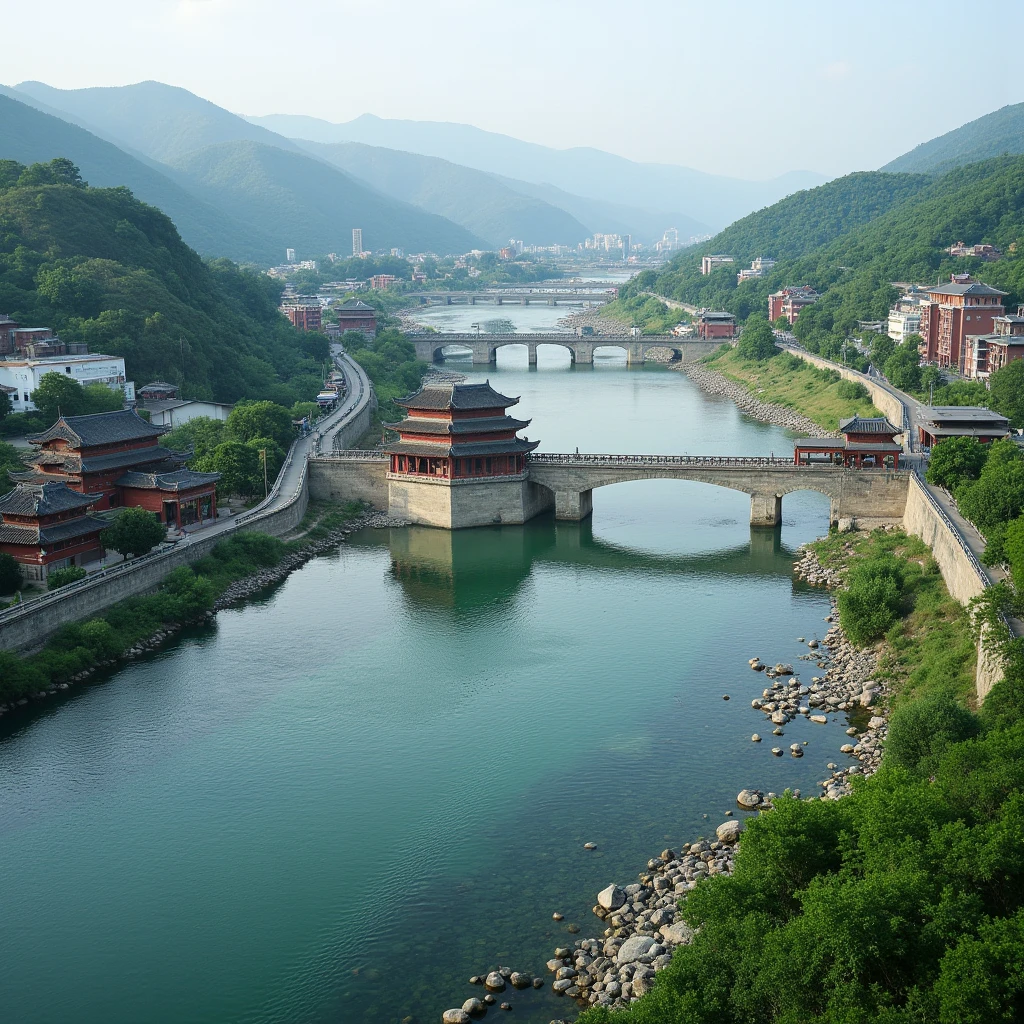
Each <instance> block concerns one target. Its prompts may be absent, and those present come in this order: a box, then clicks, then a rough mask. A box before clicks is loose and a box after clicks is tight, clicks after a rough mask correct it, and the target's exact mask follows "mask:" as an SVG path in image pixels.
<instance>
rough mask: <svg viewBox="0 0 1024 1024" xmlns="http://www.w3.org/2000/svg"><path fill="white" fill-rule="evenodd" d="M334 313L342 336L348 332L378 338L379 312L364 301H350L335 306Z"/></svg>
mask: <svg viewBox="0 0 1024 1024" xmlns="http://www.w3.org/2000/svg"><path fill="white" fill-rule="evenodd" d="M334 313H335V315H336V316H337V318H338V329H339V330H340V331H341V333H342V334H344V333H345V332H346V331H360V332H361V333H363V334H365V335H366V336H367V337H370V338H375V337H376V336H377V310H375V309H374V308H373V306H371V305H369V303H366V302H363V301H362V299H349V300H348V301H347V302H343V303H342V304H341V305H340V306H335V307H334Z"/></svg>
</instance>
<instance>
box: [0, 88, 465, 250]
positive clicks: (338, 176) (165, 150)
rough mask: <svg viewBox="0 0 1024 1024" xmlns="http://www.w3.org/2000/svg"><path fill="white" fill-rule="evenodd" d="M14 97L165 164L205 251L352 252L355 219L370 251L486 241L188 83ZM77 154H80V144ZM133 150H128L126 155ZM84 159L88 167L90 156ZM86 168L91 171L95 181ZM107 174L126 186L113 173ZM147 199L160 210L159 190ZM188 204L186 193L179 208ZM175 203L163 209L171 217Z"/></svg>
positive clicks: (461, 246) (23, 92) (159, 166)
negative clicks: (192, 211) (193, 211)
mask: <svg viewBox="0 0 1024 1024" xmlns="http://www.w3.org/2000/svg"><path fill="white" fill-rule="evenodd" d="M9 95H14V96H18V97H21V98H23V99H25V100H26V102H28V103H38V104H40V105H42V106H45V107H46V108H47V109H48V110H57V111H59V112H60V113H61V115H62V116H64V117H66V118H67V119H68V120H69V121H73V122H74V123H75V124H77V125H81V126H86V127H88V128H90V129H93V130H95V131H98V132H101V133H102V134H103V136H104V138H105V139H106V140H108V141H107V145H109V146H111V148H113V146H115V145H119V146H124V147H126V148H127V149H131V150H134V151H137V152H138V154H139V159H138V160H135V161H134V163H135V164H136V165H138V166H139V167H145V166H146V161H149V162H150V164H151V169H155V170H154V171H153V173H156V172H157V171H159V173H160V174H162V175H163V177H165V178H167V179H170V181H169V182H168V184H173V185H176V186H177V188H176V193H177V194H178V195H179V197H184V196H186V195H188V194H191V195H192V196H194V197H195V199H194V203H195V205H197V206H198V207H200V208H201V211H200V213H199V214H198V215H194V216H192V217H191V218H189V217H188V214H187V211H184V212H185V213H186V222H187V223H189V224H191V223H192V222H193V221H198V223H199V224H203V223H204V221H205V222H206V223H208V224H209V228H208V230H206V231H205V233H202V234H201V233H199V232H196V234H197V238H198V242H197V244H200V247H201V250H202V251H203V253H204V254H207V255H223V256H229V257H231V258H233V259H236V260H245V261H253V262H256V263H261V264H268V263H277V262H280V261H281V260H282V259H283V258H284V251H285V248H289V247H290V248H294V249H296V250H297V251H298V252H300V253H305V254H307V255H309V254H312V253H315V252H331V251H342V252H348V251H349V250H350V247H351V238H352V228H354V227H361V228H363V232H364V238H365V239H366V244H367V245H368V246H372V247H373V248H375V249H388V248H391V247H392V246H401V247H404V248H408V249H411V250H413V251H433V252H437V253H439V254H448V253H462V252H466V251H467V250H468V249H471V248H476V247H481V246H484V245H485V243H484V241H483V239H481V238H480V237H479V236H478V235H475V234H473V233H471V232H469V231H466V230H465V229H463V228H461V227H460V226H459V225H457V224H454V223H452V222H450V221H447V220H445V219H444V218H442V217H439V216H435V215H431V214H429V213H427V212H425V211H424V210H421V209H418V208H416V207H415V206H413V205H409V204H406V203H402V202H396V201H395V200H394V199H393V198H391V197H390V196H387V195H384V194H383V193H381V192H378V191H376V190H375V189H374V188H373V187H371V186H370V185H369V184H367V183H366V182H364V181H360V180H356V179H355V178H353V177H352V176H351V175H348V174H345V173H344V172H343V171H341V170H339V169H338V168H336V167H332V166H330V165H328V164H326V163H325V162H324V161H322V160H320V159H319V158H317V157H314V156H313V155H311V154H309V153H307V152H306V151H305V150H303V149H302V148H301V147H299V146H298V145H297V144H296V143H294V142H292V141H291V140H290V139H286V138H284V137H282V136H280V135H276V134H274V133H273V132H271V131H268V130H267V129H265V128H262V127H259V126H258V125H253V124H250V123H249V122H248V121H246V120H245V119H244V118H241V117H238V116H237V115H235V114H232V113H230V111H227V110H224V109H222V108H221V107H218V106H216V104H213V103H210V102H208V101H207V100H204V99H201V98H200V97H198V96H195V95H193V94H192V93H190V92H188V91H187V90H184V89H177V88H173V87H171V86H167V85H163V84H162V83H160V82H142V83H139V84H137V85H130V86H120V87H116V88H103V89H70V90H65V89H53V88H51V87H50V86H47V85H44V84H42V83H40V82H24V83H22V84H21V85H19V86H17V87H16V89H15V90H14V91H13V93H9ZM34 116H36V117H39V118H41V117H46V116H47V115H46V114H44V113H42V112H35V115H34ZM51 120H54V121H56V119H55V118H52V119H51ZM57 123H58V124H60V123H62V122H57ZM65 127H69V126H65ZM91 137H92V138H94V139H95V138H96V137H95V136H91ZM96 141H100V140H98V139H97V140H96ZM64 155H68V152H67V151H53V152H49V153H47V154H46V157H47V158H48V157H53V156H64ZM5 156H10V157H11V158H13V159H23V158H21V157H19V156H18V155H17V154H16V153H14V152H11V153H7V152H6V151H4V150H2V149H0V158H3V157H5ZM70 158H71V159H74V160H76V162H77V156H76V153H74V152H72V153H71V156H70ZM132 159H133V158H132V157H131V156H129V155H128V153H127V152H123V156H122V162H125V161H132ZM249 161H251V162H249ZM81 166H84V167H86V169H87V170H89V172H90V173H91V168H89V165H88V163H87V162H86V163H85V164H83V165H81ZM90 173H87V174H86V178H87V180H92V179H91V178H90ZM102 183H103V184H122V183H124V184H130V182H129V181H127V180H124V181H121V180H117V179H116V178H115V179H114V180H111V179H110V178H108V177H105V178H103V181H102ZM142 194H143V193H142V192H140V195H142ZM145 198H147V199H148V200H149V201H152V202H154V203H155V204H156V205H160V206H161V208H163V205H162V204H161V203H159V201H158V200H157V198H156V197H155V196H154V197H153V198H152V199H150V196H149V194H146V195H145ZM185 205H186V204H185V202H184V200H183V199H181V200H180V201H179V202H178V204H177V206H176V207H175V211H177V210H183V208H184V207H185ZM175 211H172V210H171V209H168V211H167V212H168V213H170V214H171V215H172V216H175V215H176V213H175ZM202 211H205V212H206V213H207V214H208V215H207V216H205V217H204V216H203V212H202ZM242 225H244V227H243V226H242ZM190 235H191V231H190Z"/></svg>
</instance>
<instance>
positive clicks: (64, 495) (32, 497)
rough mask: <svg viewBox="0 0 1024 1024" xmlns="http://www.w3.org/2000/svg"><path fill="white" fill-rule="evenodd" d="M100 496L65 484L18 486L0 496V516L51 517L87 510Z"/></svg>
mask: <svg viewBox="0 0 1024 1024" xmlns="http://www.w3.org/2000/svg"><path fill="white" fill-rule="evenodd" d="M102 497H103V495H102V494H81V493H79V492H78V491H73V490H71V488H70V487H68V485H67V484H64V483H52V484H18V486H17V487H15V488H14V490H13V491H8V492H7V493H6V494H4V495H3V496H0V514H6V515H12V516H52V515H56V514H57V513H58V512H67V511H68V510H69V509H75V508H87V507H88V506H89V505H92V504H94V503H95V502H97V501H99V500H100V498H102Z"/></svg>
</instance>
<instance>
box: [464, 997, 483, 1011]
mask: <svg viewBox="0 0 1024 1024" xmlns="http://www.w3.org/2000/svg"><path fill="white" fill-rule="evenodd" d="M462 1009H463V1011H464V1012H465V1013H468V1014H470V1015H472V1014H474V1013H483V1012H484V1009H485V1007H484V1004H483V1003H482V1002H481V1001H480V1000H479V999H477V997H476V996H473V997H471V998H470V999H467V1000H466V1001H465V1002H464V1003H463V1004H462Z"/></svg>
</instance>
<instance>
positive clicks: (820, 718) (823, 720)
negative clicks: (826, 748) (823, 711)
mask: <svg viewBox="0 0 1024 1024" xmlns="http://www.w3.org/2000/svg"><path fill="white" fill-rule="evenodd" d="M807 717H808V718H809V719H810V720H811V721H812V722H817V723H818V725H827V724H828V718H827V716H825V715H808V716H807Z"/></svg>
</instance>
